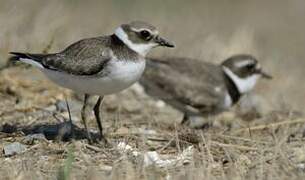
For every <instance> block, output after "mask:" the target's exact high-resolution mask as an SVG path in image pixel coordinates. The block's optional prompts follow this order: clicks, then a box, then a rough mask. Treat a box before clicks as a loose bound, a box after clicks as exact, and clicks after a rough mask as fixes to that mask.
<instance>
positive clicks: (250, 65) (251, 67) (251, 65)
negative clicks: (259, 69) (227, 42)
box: [246, 64, 255, 70]
mask: <svg viewBox="0 0 305 180" xmlns="http://www.w3.org/2000/svg"><path fill="white" fill-rule="evenodd" d="M246 67H247V69H249V70H253V69H255V64H248V65H247V66H246Z"/></svg>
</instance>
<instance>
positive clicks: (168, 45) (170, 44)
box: [165, 43, 175, 48]
mask: <svg viewBox="0 0 305 180" xmlns="http://www.w3.org/2000/svg"><path fill="white" fill-rule="evenodd" d="M165 46H167V47H170V48H174V47H175V45H174V44H173V43H167V44H166V45H165Z"/></svg>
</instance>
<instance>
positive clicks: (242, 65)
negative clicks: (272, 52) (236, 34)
mask: <svg viewBox="0 0 305 180" xmlns="http://www.w3.org/2000/svg"><path fill="white" fill-rule="evenodd" d="M249 64H253V61H252V60H250V59H247V60H243V61H240V62H236V63H235V64H234V65H235V66H236V67H238V68H241V67H245V66H247V65H249Z"/></svg>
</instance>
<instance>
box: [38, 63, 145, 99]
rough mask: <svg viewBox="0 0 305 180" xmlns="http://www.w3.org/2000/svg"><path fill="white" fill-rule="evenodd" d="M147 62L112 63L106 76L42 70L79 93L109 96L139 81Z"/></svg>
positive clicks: (58, 82) (49, 76)
mask: <svg viewBox="0 0 305 180" xmlns="http://www.w3.org/2000/svg"><path fill="white" fill-rule="evenodd" d="M144 69H145V61H144V60H140V61H125V60H121V61H112V62H110V64H109V65H108V66H107V69H105V71H106V72H108V73H106V74H105V75H94V76H78V75H72V74H67V73H64V72H60V71H53V70H49V69H42V71H43V72H44V73H45V74H46V76H47V77H48V78H49V79H51V80H52V81H54V82H55V83H57V84H59V85H61V86H63V87H65V88H68V89H71V90H74V91H76V92H79V93H86V94H93V95H107V94H113V93H117V92H119V91H122V90H124V89H126V88H128V87H129V86H131V85H132V84H133V83H135V82H136V81H138V80H139V78H140V77H141V75H142V73H143V71H144Z"/></svg>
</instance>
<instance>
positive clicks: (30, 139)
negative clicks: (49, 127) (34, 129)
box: [22, 133, 47, 144]
mask: <svg viewBox="0 0 305 180" xmlns="http://www.w3.org/2000/svg"><path fill="white" fill-rule="evenodd" d="M35 140H36V141H47V139H46V137H45V135H44V134H42V133H38V134H29V135H27V136H26V137H24V139H23V141H22V142H23V143H25V144H34V142H35Z"/></svg>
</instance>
